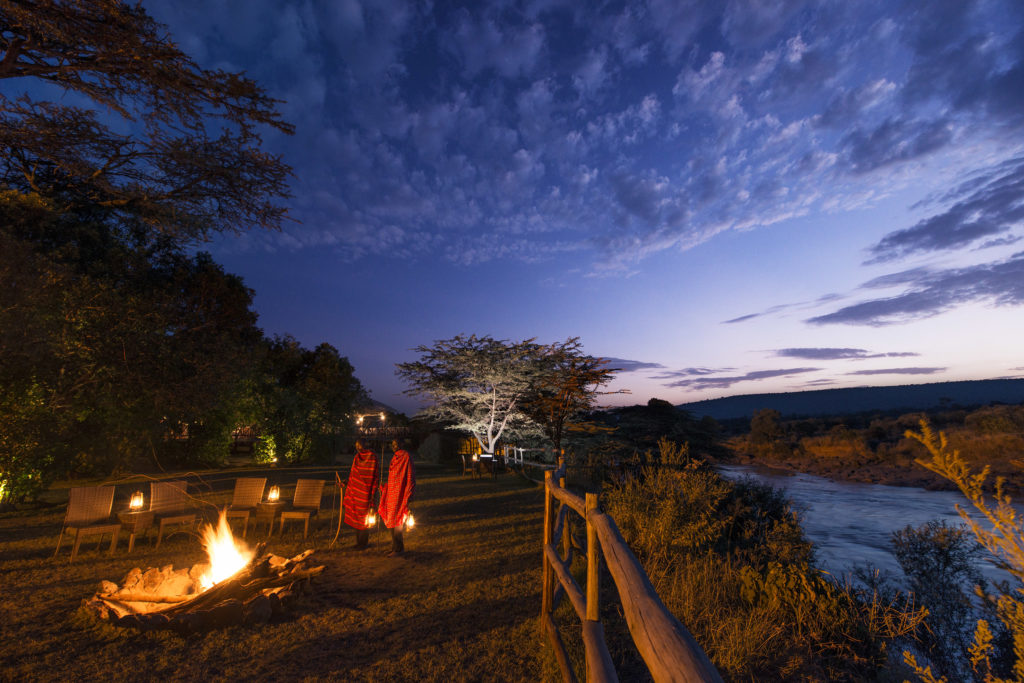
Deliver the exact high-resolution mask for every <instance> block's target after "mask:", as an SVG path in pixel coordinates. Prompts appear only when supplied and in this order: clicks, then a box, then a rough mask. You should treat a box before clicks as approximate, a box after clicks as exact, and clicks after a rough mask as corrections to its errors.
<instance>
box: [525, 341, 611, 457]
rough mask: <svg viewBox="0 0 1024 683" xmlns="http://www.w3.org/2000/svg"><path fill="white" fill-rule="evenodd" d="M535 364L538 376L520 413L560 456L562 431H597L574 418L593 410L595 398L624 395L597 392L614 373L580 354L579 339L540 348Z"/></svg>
mask: <svg viewBox="0 0 1024 683" xmlns="http://www.w3.org/2000/svg"><path fill="white" fill-rule="evenodd" d="M538 363H539V364H540V374H539V377H537V379H536V383H535V385H534V386H533V388H532V391H531V392H530V396H529V400H527V401H526V402H525V403H524V405H523V409H524V411H525V412H526V414H527V415H529V416H530V418H531V419H532V420H533V421H534V422H536V423H537V424H539V425H540V426H541V429H543V430H544V435H545V436H547V437H548V439H550V440H551V443H552V444H554V447H555V452H556V453H559V452H561V450H562V435H563V434H564V432H565V431H566V430H571V431H575V432H587V433H594V432H599V431H601V430H600V427H599V425H596V424H595V423H593V422H589V421H586V420H579V419H577V418H578V417H579V416H580V415H582V414H584V413H586V412H587V411H589V410H592V409H593V407H594V402H595V401H596V400H597V397H598V396H600V395H605V394H610V393H624V391H616V392H611V391H602V390H601V388H602V387H603V386H604V385H606V384H607V383H608V382H610V381H611V380H612V379H613V377H614V374H615V372H616V371H617V370H616V369H614V368H609V367H607V366H608V361H607V360H605V359H603V358H594V357H593V356H588V355H586V354H584V353H583V349H582V345H581V344H580V339H579V337H570V338H569V339H567V340H566V341H564V342H560V343H554V344H551V345H550V346H546V347H544V348H543V350H542V352H541V355H540V357H539V358H538Z"/></svg>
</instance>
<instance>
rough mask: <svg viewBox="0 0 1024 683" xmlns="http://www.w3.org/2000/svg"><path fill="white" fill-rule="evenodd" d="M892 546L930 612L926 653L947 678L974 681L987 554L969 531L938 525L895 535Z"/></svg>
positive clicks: (916, 595)
mask: <svg viewBox="0 0 1024 683" xmlns="http://www.w3.org/2000/svg"><path fill="white" fill-rule="evenodd" d="M891 545H892V551H893V555H894V556H895V557H896V561H897V562H899V565H900V568H902V569H903V573H904V574H905V575H906V577H907V583H908V586H907V587H908V588H909V590H910V591H911V593H912V594H913V598H914V600H915V602H916V603H917V604H919V605H922V606H923V607H925V608H926V609H927V610H928V616H927V618H926V620H925V623H926V625H927V628H926V629H923V630H922V632H921V633H920V635H919V640H918V645H919V647H920V649H921V650H922V652H923V653H924V654H926V655H927V656H928V658H929V659H930V660H931V662H932V663H933V664H935V665H936V666H937V667H938V668H939V670H940V671H941V672H943V673H944V674H945V675H946V676H948V677H950V678H952V679H953V680H971V672H970V667H969V666H967V662H968V660H969V648H970V646H971V626H972V624H973V619H974V616H975V608H974V605H973V604H972V600H971V596H972V595H973V593H974V588H975V586H977V587H979V589H981V590H984V588H985V580H984V578H983V577H982V575H981V572H980V571H978V569H977V566H976V561H977V560H978V559H980V556H981V554H982V553H983V552H984V549H983V548H982V547H981V546H980V545H978V543H977V542H976V541H975V540H974V537H973V536H972V535H971V532H970V530H969V529H967V528H966V527H951V526H948V525H947V524H946V523H945V522H940V521H935V520H933V521H930V522H926V523H925V524H922V525H921V526H919V527H916V528H915V527H912V526H906V527H904V528H903V529H900V530H898V531H895V532H893V534H892V540H891Z"/></svg>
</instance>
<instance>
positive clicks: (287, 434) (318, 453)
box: [255, 336, 369, 463]
mask: <svg viewBox="0 0 1024 683" xmlns="http://www.w3.org/2000/svg"><path fill="white" fill-rule="evenodd" d="M260 383H261V385H260V386H258V387H257V389H256V392H255V398H256V402H257V404H258V405H257V415H256V420H255V422H256V424H257V426H258V428H259V431H260V434H261V438H262V439H264V443H268V440H271V441H269V443H272V444H273V449H274V452H275V456H276V457H278V458H280V459H281V460H282V461H285V462H291V463H296V462H304V461H310V460H312V461H318V462H329V461H333V459H334V457H335V456H336V455H337V454H338V452H339V451H340V450H341V448H342V439H343V438H344V437H346V436H349V435H351V434H352V432H353V431H354V427H355V419H354V413H355V410H356V407H357V406H359V405H363V404H365V403H366V402H368V400H369V396H368V394H367V393H366V390H365V389H364V388H363V385H362V384H361V383H360V382H359V380H358V379H357V378H356V376H355V374H354V371H353V369H352V365H351V364H350V363H349V362H348V359H347V358H345V357H344V356H342V355H340V354H339V353H338V350H337V349H335V348H334V347H333V346H331V345H330V344H320V345H319V346H317V347H316V348H315V349H313V350H309V349H305V348H303V347H302V346H301V345H300V344H299V342H297V341H296V340H295V339H292V338H291V337H287V336H285V337H276V338H274V339H273V340H272V341H270V342H269V343H268V344H266V354H265V356H264V359H263V370H262V377H261V380H260Z"/></svg>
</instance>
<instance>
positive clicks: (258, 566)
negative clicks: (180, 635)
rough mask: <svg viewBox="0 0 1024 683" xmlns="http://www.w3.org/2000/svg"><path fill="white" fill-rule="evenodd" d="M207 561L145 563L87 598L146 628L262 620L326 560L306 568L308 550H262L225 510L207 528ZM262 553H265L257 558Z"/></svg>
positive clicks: (120, 620)
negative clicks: (241, 534)
mask: <svg viewBox="0 0 1024 683" xmlns="http://www.w3.org/2000/svg"><path fill="white" fill-rule="evenodd" d="M202 541H203V546H204V547H205V548H206V553H207V555H208V557H209V560H210V561H209V563H208V564H197V565H194V566H193V567H191V568H186V569H174V568H173V566H172V565H167V566H166V567H163V568H160V569H157V568H155V567H153V568H149V569H147V570H145V571H143V570H141V569H139V568H135V569H132V570H131V571H130V572H128V574H127V575H126V576H125V577H124V579H123V580H122V582H121V585H117V584H115V583H113V582H112V581H103V582H101V584H100V590H99V592H98V593H96V595H94V596H93V597H92V598H91V599H90V600H87V601H86V602H85V606H86V607H87V608H88V609H91V610H92V611H94V612H95V613H96V614H97V615H98V616H99V617H100V618H102V619H107V620H110V621H111V622H112V623H114V624H116V625H118V626H131V627H134V628H139V629H143V630H150V629H161V628H164V629H174V630H178V631H182V632H189V631H198V630H204V629H208V628H213V627H217V626H226V625H228V624H238V623H245V624H251V623H258V622H262V621H266V620H267V619H269V618H271V617H272V616H274V615H275V614H277V613H279V612H280V611H281V609H282V607H283V606H285V605H286V604H287V602H288V600H289V599H290V598H291V597H292V596H293V595H294V594H295V593H297V592H299V591H301V590H302V589H304V588H305V586H306V585H307V584H308V582H309V579H310V577H313V576H316V575H317V574H319V573H320V572H321V571H323V569H324V568H323V567H322V566H320V567H309V568H307V567H306V566H305V565H306V561H307V560H308V559H309V557H310V556H311V555H312V554H313V551H312V550H307V551H305V552H303V553H301V554H299V555H296V556H295V557H293V558H291V559H287V558H283V557H278V556H277V555H273V554H267V555H264V556H262V557H261V555H262V551H263V544H260V545H259V546H258V547H257V548H256V550H252V549H250V548H249V547H248V546H247V545H246V544H245V543H243V542H241V541H239V540H238V539H236V538H234V536H233V535H232V534H231V528H230V527H229V526H228V523H227V519H226V518H225V515H224V513H223V512H221V514H220V519H219V520H218V522H217V526H216V527H213V526H211V525H206V526H205V527H204V528H203V532H202ZM257 558H258V559H257Z"/></svg>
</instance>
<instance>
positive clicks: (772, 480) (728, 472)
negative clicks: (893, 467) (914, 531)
mask: <svg viewBox="0 0 1024 683" xmlns="http://www.w3.org/2000/svg"><path fill="white" fill-rule="evenodd" d="M718 470H719V472H721V474H722V475H723V476H725V477H726V478H729V479H736V478H740V477H743V476H750V477H752V478H753V479H755V480H756V481H760V482H762V483H765V484H771V485H772V486H774V487H776V488H781V489H785V490H786V492H787V495H788V497H789V498H790V499H791V500H792V502H793V504H794V507H795V508H796V509H797V510H798V511H799V512H800V517H801V520H800V523H801V525H802V526H803V528H804V532H805V533H806V534H807V537H808V538H809V539H810V540H811V541H813V542H814V547H815V548H816V555H817V560H818V566H819V567H820V568H821V569H824V570H825V571H827V572H829V573H831V574H832V575H834V576H836V577H837V578H839V577H841V576H842V575H843V574H847V573H849V572H850V571H851V570H852V569H853V567H854V566H857V565H866V564H870V565H872V566H874V567H875V568H877V569H882V570H885V571H888V572H891V573H892V574H893V575H894V577H896V578H897V579H898V578H899V577H901V576H902V572H901V570H900V567H899V564H897V562H896V558H895V557H894V556H893V555H892V553H891V552H890V550H889V539H890V537H891V535H892V532H893V531H896V530H897V529H902V528H903V527H905V526H907V525H908V524H909V525H911V526H919V525H921V524H924V523H925V522H927V521H929V520H933V519H939V520H945V521H946V523H947V524H950V525H959V524H963V522H962V520H961V519H960V516H959V515H958V514H957V512H956V508H955V507H954V505H955V504H956V503H960V504H961V506H966V505H967V499H966V498H964V496H963V494H961V493H960V492H959V491H928V490H925V489H920V488H911V487H905V486H884V485H881V484H858V483H846V482H835V481H830V480H828V479H824V478H822V477H816V476H813V475H810V474H794V475H786V474H777V473H774V472H771V471H765V470H759V469H755V468H751V467H743V466H735V465H722V466H720V467H719V468H718ZM972 511H973V510H972ZM972 516H974V517H975V518H976V517H977V516H976V515H972ZM980 568H981V569H982V572H983V573H984V575H985V576H986V578H988V579H999V580H1002V579H1007V578H1009V575H1007V574H1005V573H1004V572H1002V571H1000V570H998V569H996V568H995V567H994V566H992V565H991V564H989V563H987V562H986V563H985V564H984V565H983V566H981V567H980Z"/></svg>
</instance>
